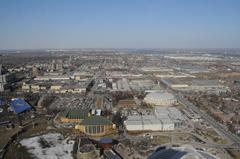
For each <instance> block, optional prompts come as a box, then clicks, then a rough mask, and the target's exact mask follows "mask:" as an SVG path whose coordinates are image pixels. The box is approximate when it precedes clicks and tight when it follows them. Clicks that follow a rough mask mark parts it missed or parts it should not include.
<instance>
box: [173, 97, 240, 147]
mask: <svg viewBox="0 0 240 159" xmlns="http://www.w3.org/2000/svg"><path fill="white" fill-rule="evenodd" d="M175 95H176V98H177V100H178V102H179V103H180V104H182V105H183V106H185V107H186V108H188V109H189V108H190V109H191V110H193V111H194V112H195V113H197V114H199V115H200V116H201V117H202V118H203V119H204V120H205V121H207V122H208V123H209V124H210V125H211V126H213V127H214V128H215V129H217V130H218V131H219V132H221V133H222V134H223V135H225V136H226V137H227V138H229V139H231V140H232V141H233V142H234V143H235V144H236V146H238V147H240V138H239V137H237V136H236V135H234V134H232V133H231V132H230V131H228V130H226V129H225V128H224V127H223V126H222V125H220V124H219V123H218V122H217V121H215V119H213V118H212V117H211V116H209V115H208V114H207V113H205V112H202V111H200V110H199V109H198V108H197V107H196V106H195V105H193V104H192V103H190V102H189V101H188V100H187V99H185V98H184V97H183V96H182V95H181V94H180V93H178V94H176V93H175Z"/></svg>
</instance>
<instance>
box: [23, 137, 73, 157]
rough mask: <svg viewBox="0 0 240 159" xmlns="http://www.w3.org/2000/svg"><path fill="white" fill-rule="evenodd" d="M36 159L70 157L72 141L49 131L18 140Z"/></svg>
mask: <svg viewBox="0 0 240 159" xmlns="http://www.w3.org/2000/svg"><path fill="white" fill-rule="evenodd" d="M20 143H21V145H23V146H25V147H26V148H27V149H28V151H29V152H30V153H31V154H33V155H34V157H35V158H38V159H46V158H48V159H66V158H67V159H72V158H73V157H72V155H71V152H72V150H73V145H74V141H73V140H70V139H69V138H66V139H64V137H63V136H62V135H61V134H59V133H49V134H45V135H41V136H36V137H32V138H28V139H23V140H22V141H20Z"/></svg>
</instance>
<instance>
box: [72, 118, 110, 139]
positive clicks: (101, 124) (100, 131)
mask: <svg viewBox="0 0 240 159" xmlns="http://www.w3.org/2000/svg"><path fill="white" fill-rule="evenodd" d="M75 128H76V129H79V130H80V131H81V132H83V133H85V134H86V135H90V136H103V135H106V134H110V133H112V132H113V131H114V130H115V124H113V123H112V121H110V120H109V119H107V118H105V117H103V116H90V117H88V118H86V119H84V120H83V121H82V122H81V123H80V124H79V125H76V126H75Z"/></svg>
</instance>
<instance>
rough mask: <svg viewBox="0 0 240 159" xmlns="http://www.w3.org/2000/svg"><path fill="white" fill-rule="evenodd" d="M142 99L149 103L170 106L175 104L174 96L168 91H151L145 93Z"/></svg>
mask: <svg viewBox="0 0 240 159" xmlns="http://www.w3.org/2000/svg"><path fill="white" fill-rule="evenodd" d="M144 101H145V102H146V103H147V104H150V105H156V106H171V105H173V104H176V102H177V100H176V98H175V97H174V96H173V95H172V94H171V93H168V92H153V93H149V94H147V95H146V97H145V98H144Z"/></svg>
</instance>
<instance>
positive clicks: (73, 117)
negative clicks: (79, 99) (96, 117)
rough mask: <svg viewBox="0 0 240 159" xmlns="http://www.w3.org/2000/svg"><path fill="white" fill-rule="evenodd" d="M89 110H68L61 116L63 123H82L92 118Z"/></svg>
mask: <svg viewBox="0 0 240 159" xmlns="http://www.w3.org/2000/svg"><path fill="white" fill-rule="evenodd" d="M89 112H90V110H89V109H66V110H65V111H64V112H62V113H61V115H60V120H61V122H64V123H81V122H82V121H83V120H84V119H86V118H87V117H88V116H90V113H89Z"/></svg>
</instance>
